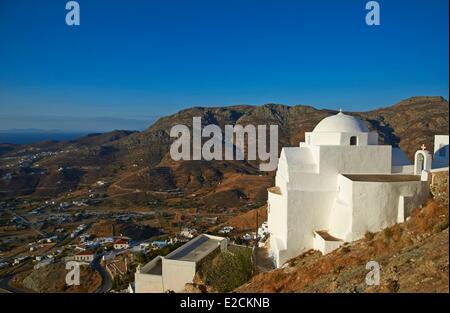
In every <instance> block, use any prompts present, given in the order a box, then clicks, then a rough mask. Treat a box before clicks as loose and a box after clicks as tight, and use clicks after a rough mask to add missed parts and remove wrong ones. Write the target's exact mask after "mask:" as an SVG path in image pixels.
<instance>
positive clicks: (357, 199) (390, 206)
mask: <svg viewBox="0 0 450 313" xmlns="http://www.w3.org/2000/svg"><path fill="white" fill-rule="evenodd" d="M352 185H353V205H352V211H353V215H352V218H353V222H352V231H351V233H350V234H349V235H348V236H347V237H346V238H345V239H346V241H353V240H358V239H360V238H362V237H363V236H364V234H365V233H366V232H367V231H370V232H378V231H380V230H382V229H384V228H386V227H389V226H392V225H394V224H395V223H396V222H397V218H398V215H399V214H398V210H399V203H401V201H399V200H400V197H401V196H406V197H407V199H408V200H407V201H405V203H404V205H405V207H404V210H405V213H404V218H406V217H407V216H408V215H409V214H410V213H411V211H412V210H413V209H415V208H418V207H419V206H420V205H421V204H422V203H424V202H425V201H426V199H427V198H428V195H429V188H428V182H427V181H425V182H424V181H408V182H383V183H380V182H353V183H352ZM401 209H403V208H401Z"/></svg>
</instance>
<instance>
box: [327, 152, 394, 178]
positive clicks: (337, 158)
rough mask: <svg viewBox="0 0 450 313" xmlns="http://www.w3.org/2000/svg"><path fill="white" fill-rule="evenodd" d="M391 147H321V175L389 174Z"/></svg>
mask: <svg viewBox="0 0 450 313" xmlns="http://www.w3.org/2000/svg"><path fill="white" fill-rule="evenodd" d="M391 149H392V147H391V146H387V145H386V146H381V145H380V146H322V147H320V164H319V171H320V173H321V174H335V175H337V174H390V173H391V158H392V155H391Z"/></svg>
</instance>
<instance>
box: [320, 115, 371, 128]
mask: <svg viewBox="0 0 450 313" xmlns="http://www.w3.org/2000/svg"><path fill="white" fill-rule="evenodd" d="M313 132H315V133H321V132H333V133H334V132H338V133H367V132H369V129H368V128H367V126H366V125H365V124H364V122H363V121H362V120H360V119H359V118H357V117H354V116H351V115H347V114H344V113H342V112H339V113H338V114H336V115H332V116H328V117H326V118H324V119H323V120H321V121H320V122H319V124H317V125H316V127H315V128H314V130H313Z"/></svg>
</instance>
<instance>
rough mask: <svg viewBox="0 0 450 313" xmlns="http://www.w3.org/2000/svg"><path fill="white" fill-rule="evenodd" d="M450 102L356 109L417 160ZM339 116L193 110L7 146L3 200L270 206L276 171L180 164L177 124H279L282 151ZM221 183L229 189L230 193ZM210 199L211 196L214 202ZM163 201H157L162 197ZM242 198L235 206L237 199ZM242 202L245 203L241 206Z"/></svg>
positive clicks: (299, 110) (240, 164)
mask: <svg viewBox="0 0 450 313" xmlns="http://www.w3.org/2000/svg"><path fill="white" fill-rule="evenodd" d="M448 113H449V106H448V101H446V100H445V99H443V98H442V97H413V98H409V99H406V100H403V101H401V102H400V103H398V104H395V105H393V106H391V107H387V108H381V109H377V110H372V111H369V112H349V113H348V114H352V115H356V116H359V117H360V118H362V119H363V120H365V121H366V122H367V124H368V126H369V128H370V129H372V130H376V131H378V132H379V134H380V140H381V142H382V143H386V144H392V145H394V146H400V147H401V148H403V149H404V150H405V151H406V152H407V154H408V156H409V157H410V158H411V159H412V156H413V154H414V152H415V151H416V150H417V149H418V148H419V147H420V145H421V144H425V145H427V146H428V147H430V148H432V147H433V136H434V135H435V134H448V132H449V119H448ZM332 114H336V111H332V110H319V109H315V108H313V107H310V106H303V105H297V106H286V105H280V104H266V105H263V106H230V107H212V108H206V107H194V108H190V109H186V110H182V111H180V112H178V113H176V114H173V115H170V116H167V117H163V118H161V119H159V120H158V121H156V122H155V123H154V124H153V125H151V126H150V127H149V128H148V129H146V130H145V131H142V132H128V131H114V132H110V133H105V134H93V135H89V136H87V137H83V138H80V139H78V140H73V141H66V142H41V143H37V144H33V145H23V146H20V145H19V146H11V145H8V146H6V145H4V146H0V199H1V198H8V197H16V196H19V195H26V196H33V197H44V198H45V197H54V196H57V195H60V194H62V193H66V192H73V191H76V190H79V189H83V188H84V189H89V188H91V187H92V185H93V184H96V183H97V182H98V181H99V180H101V181H103V182H105V186H106V190H105V192H106V194H108V195H110V196H115V195H120V194H123V195H124V196H125V194H126V193H133V197H132V198H133V199H141V198H142V197H139V195H141V196H142V194H141V193H146V197H145V199H147V200H148V194H149V193H158V192H169V191H171V192H172V191H174V190H175V191H177V192H181V193H184V194H196V195H197V196H199V195H202V196H205V201H206V202H205V203H211V202H214V201H213V199H210V198H211V197H210V196H211V195H212V194H215V193H216V192H219V191H220V192H228V193H229V194H232V195H233V197H234V198H235V199H236V201H238V200H239V199H240V200H245V201H254V202H264V201H265V197H266V191H265V189H266V187H268V186H270V185H271V184H273V178H272V177H273V173H261V172H260V171H259V169H258V167H257V163H255V162H252V161H247V160H245V161H211V162H209V161H208V162H206V161H180V162H175V161H173V160H172V159H171V158H170V155H169V149H170V144H171V143H172V142H173V138H170V129H171V128H172V126H174V125H177V124H183V125H187V126H189V127H191V126H192V118H193V117H197V116H199V117H201V118H202V124H203V125H207V124H211V123H214V124H217V125H219V126H220V127H221V129H222V130H223V129H224V125H236V124H239V125H244V126H245V125H247V124H253V125H271V124H276V125H278V127H279V146H278V149H279V150H281V148H282V147H283V146H296V145H298V143H299V142H300V141H302V140H304V133H305V131H311V130H312V129H313V128H314V126H315V125H316V124H317V123H318V122H319V121H320V120H321V119H323V118H324V117H326V116H329V115H332ZM222 186H226V188H223V187H222ZM208 196H209V198H208ZM155 197H156V196H155ZM236 201H235V202H236ZM238 202H239V201H238Z"/></svg>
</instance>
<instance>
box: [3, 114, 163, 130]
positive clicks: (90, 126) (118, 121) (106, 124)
mask: <svg viewBox="0 0 450 313" xmlns="http://www.w3.org/2000/svg"><path fill="white" fill-rule="evenodd" d="M156 119H157V118H156V117H154V118H153V117H152V118H149V119H147V120H145V119H142V120H138V119H125V118H123V119H122V118H114V117H86V118H83V117H64V116H10V115H0V131H8V132H36V131H47V132H48V131H55V130H56V131H63V132H107V131H111V130H115V129H120V130H144V129H146V128H147V127H149V126H150V125H151V124H152V123H153V122H154V121H155V120H156Z"/></svg>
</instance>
